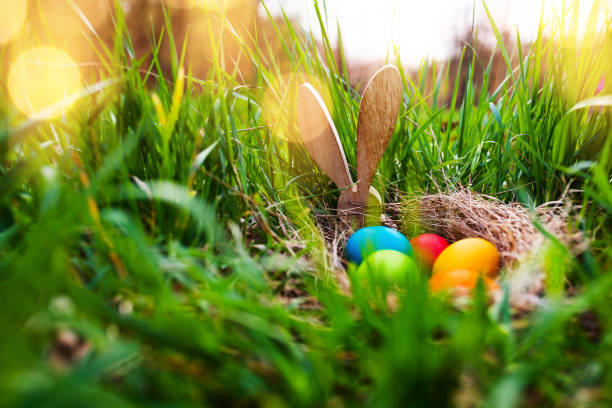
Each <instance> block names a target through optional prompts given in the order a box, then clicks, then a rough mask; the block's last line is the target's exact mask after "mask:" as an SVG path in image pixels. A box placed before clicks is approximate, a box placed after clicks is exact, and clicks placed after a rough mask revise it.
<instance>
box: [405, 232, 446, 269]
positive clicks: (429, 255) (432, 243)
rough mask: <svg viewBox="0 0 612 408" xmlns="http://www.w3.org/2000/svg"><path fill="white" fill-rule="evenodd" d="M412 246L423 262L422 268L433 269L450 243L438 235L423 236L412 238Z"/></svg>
mask: <svg viewBox="0 0 612 408" xmlns="http://www.w3.org/2000/svg"><path fill="white" fill-rule="evenodd" d="M410 245H412V248H413V250H414V252H415V254H416V255H417V257H418V259H419V260H420V261H421V266H423V267H424V268H427V269H431V267H432V266H433V264H434V262H435V261H436V259H437V258H438V255H440V252H442V251H444V249H445V248H446V247H447V246H448V242H447V241H446V240H445V239H444V238H442V237H441V236H439V235H436V234H421V235H418V236H416V237H414V238H412V239H411V240H410Z"/></svg>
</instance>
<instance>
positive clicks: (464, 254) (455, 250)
mask: <svg viewBox="0 0 612 408" xmlns="http://www.w3.org/2000/svg"><path fill="white" fill-rule="evenodd" d="M456 269H467V270H468V271H474V272H478V273H482V274H484V275H487V276H490V277H495V276H496V275H497V273H498V272H499V252H498V251H497V248H495V245H493V244H492V243H490V242H489V241H487V240H486V239H482V238H466V239H462V240H459V241H457V242H454V243H452V244H451V245H449V246H448V247H446V249H445V250H444V251H442V253H440V255H438V259H436V262H434V265H433V270H432V273H433V274H434V275H436V274H438V273H442V272H449V271H453V270H456Z"/></svg>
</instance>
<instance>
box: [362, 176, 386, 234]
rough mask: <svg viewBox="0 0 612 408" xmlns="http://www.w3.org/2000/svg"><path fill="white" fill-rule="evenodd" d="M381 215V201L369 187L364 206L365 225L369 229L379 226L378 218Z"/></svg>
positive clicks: (378, 195)
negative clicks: (366, 201)
mask: <svg viewBox="0 0 612 408" xmlns="http://www.w3.org/2000/svg"><path fill="white" fill-rule="evenodd" d="M382 213H383V200H382V197H381V195H380V193H379V192H378V190H376V189H375V188H374V187H372V186H370V191H369V192H368V203H367V205H366V216H365V225H366V226H368V227H370V226H374V225H380V216H381V215H382Z"/></svg>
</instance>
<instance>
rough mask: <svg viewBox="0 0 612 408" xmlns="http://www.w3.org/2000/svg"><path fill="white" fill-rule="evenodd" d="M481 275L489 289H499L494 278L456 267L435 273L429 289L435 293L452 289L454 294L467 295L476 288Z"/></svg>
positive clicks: (430, 280)
mask: <svg viewBox="0 0 612 408" xmlns="http://www.w3.org/2000/svg"><path fill="white" fill-rule="evenodd" d="M479 277H482V279H483V281H484V284H485V287H486V288H487V290H488V291H493V290H498V289H499V286H498V285H497V283H496V282H495V281H494V280H493V279H491V278H489V277H488V276H484V275H482V274H480V273H478V272H474V271H471V270H467V269H454V270H451V271H444V272H440V273H437V274H435V275H433V276H432V277H431V279H429V289H430V290H431V291H432V292H434V293H437V292H442V291H451V292H452V293H453V294H454V295H459V296H461V295H467V294H469V293H470V292H471V291H472V290H474V288H476V285H477V284H478V278H479Z"/></svg>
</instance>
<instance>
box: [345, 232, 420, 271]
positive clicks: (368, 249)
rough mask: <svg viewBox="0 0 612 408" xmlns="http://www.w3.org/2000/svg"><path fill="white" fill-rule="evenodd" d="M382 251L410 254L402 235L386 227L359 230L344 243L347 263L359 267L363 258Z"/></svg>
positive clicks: (407, 242) (408, 246)
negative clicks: (389, 250) (388, 250)
mask: <svg viewBox="0 0 612 408" xmlns="http://www.w3.org/2000/svg"><path fill="white" fill-rule="evenodd" d="M383 249H393V250H395V251H398V252H402V253H404V254H406V255H410V254H412V247H411V246H410V241H408V238H406V237H405V236H403V235H402V233H400V232H398V231H396V230H394V229H391V228H388V227H383V226H375V227H365V228H361V229H360V230H358V231H357V232H355V233H354V234H353V235H351V237H350V238H349V240H348V242H347V243H346V257H347V259H348V260H349V262H353V263H355V264H357V265H360V264H361V262H362V261H363V259H364V258H365V257H367V256H368V255H370V254H371V253H374V252H376V251H380V250H383Z"/></svg>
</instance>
